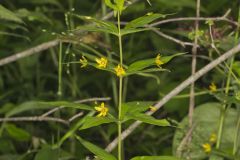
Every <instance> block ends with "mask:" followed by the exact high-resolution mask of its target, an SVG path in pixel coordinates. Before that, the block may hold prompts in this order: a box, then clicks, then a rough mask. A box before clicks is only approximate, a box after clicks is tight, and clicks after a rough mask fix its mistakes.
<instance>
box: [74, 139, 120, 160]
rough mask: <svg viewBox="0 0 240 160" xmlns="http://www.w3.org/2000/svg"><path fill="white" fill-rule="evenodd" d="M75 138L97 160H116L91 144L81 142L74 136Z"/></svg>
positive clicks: (84, 141) (81, 140)
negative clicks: (98, 159) (96, 157)
mask: <svg viewBox="0 0 240 160" xmlns="http://www.w3.org/2000/svg"><path fill="white" fill-rule="evenodd" d="M76 138H77V139H78V140H79V142H80V143H81V144H82V145H83V146H84V147H85V148H87V149H88V150H89V151H91V152H92V153H93V154H95V155H96V156H98V158H100V159H102V160H117V159H116V158H115V157H114V156H113V155H111V154H110V153H108V152H107V151H105V150H104V149H102V148H100V147H98V146H96V145H95V144H92V143H90V142H88V141H86V140H83V139H82V138H81V137H79V136H76Z"/></svg>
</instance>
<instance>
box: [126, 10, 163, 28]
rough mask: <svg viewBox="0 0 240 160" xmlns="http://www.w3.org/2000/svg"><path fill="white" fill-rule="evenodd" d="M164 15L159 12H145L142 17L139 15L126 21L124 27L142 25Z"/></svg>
mask: <svg viewBox="0 0 240 160" xmlns="http://www.w3.org/2000/svg"><path fill="white" fill-rule="evenodd" d="M164 17H166V15H163V14H159V13H152V14H151V13H150V14H146V15H144V16H142V17H139V18H137V19H134V20H132V21H130V22H129V23H127V25H126V26H125V28H124V29H130V28H138V27H144V26H145V25H147V24H149V23H151V22H153V21H154V20H156V19H158V18H164Z"/></svg>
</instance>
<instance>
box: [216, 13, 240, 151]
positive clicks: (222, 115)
mask: <svg viewBox="0 0 240 160" xmlns="http://www.w3.org/2000/svg"><path fill="white" fill-rule="evenodd" d="M239 22H240V10H239V13H238V23H239ZM238 29H239V28H238V27H237V30H236V34H235V39H234V44H235V45H236V44H237V43H238V37H239V31H238ZM233 62H234V56H233V57H232V58H231V59H230V67H229V68H228V76H227V82H226V88H225V94H226V95H228V93H229V90H230V83H231V78H232V76H231V73H232V67H233ZM226 107H227V106H226V104H224V105H223V106H222V109H221V115H220V122H219V129H218V136H217V144H216V148H217V149H219V148H220V144H221V139H222V131H223V124H224V119H225V111H226Z"/></svg>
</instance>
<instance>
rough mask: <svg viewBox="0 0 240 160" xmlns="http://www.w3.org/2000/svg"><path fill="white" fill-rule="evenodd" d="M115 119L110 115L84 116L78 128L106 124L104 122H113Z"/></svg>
mask: <svg viewBox="0 0 240 160" xmlns="http://www.w3.org/2000/svg"><path fill="white" fill-rule="evenodd" d="M115 121H116V120H115V119H114V118H110V117H90V116H88V117H86V118H85V120H84V122H83V125H82V126H81V127H80V128H79V129H80V130H83V129H87V128H91V127H95V126H99V125H101V124H106V123H112V122H115Z"/></svg>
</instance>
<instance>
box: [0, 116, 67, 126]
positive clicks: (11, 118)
mask: <svg viewBox="0 0 240 160" xmlns="http://www.w3.org/2000/svg"><path fill="white" fill-rule="evenodd" d="M22 121H39V122H42V121H53V122H58V123H62V124H65V125H69V122H68V121H66V120H64V119H60V118H54V117H41V116H34V117H9V118H0V122H22Z"/></svg>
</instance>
